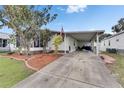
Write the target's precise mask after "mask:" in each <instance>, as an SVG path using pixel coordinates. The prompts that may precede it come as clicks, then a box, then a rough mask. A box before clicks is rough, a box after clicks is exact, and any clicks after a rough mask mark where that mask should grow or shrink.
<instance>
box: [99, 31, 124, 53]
mask: <svg viewBox="0 0 124 93" xmlns="http://www.w3.org/2000/svg"><path fill="white" fill-rule="evenodd" d="M109 42H110V45H109ZM104 44H105V45H104ZM106 48H115V49H124V33H122V34H119V35H116V36H113V37H111V38H108V39H105V40H102V41H101V43H100V50H101V51H106Z"/></svg>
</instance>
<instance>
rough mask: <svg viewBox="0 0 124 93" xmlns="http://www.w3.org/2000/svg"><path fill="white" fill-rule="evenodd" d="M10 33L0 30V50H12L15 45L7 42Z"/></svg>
mask: <svg viewBox="0 0 124 93" xmlns="http://www.w3.org/2000/svg"><path fill="white" fill-rule="evenodd" d="M9 41H10V35H9V34H7V33H2V32H0V51H13V50H15V47H14V45H13V44H10V43H9Z"/></svg>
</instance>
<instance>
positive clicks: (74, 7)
mask: <svg viewBox="0 0 124 93" xmlns="http://www.w3.org/2000/svg"><path fill="white" fill-rule="evenodd" d="M86 7H87V5H69V6H68V7H67V11H66V12H67V13H78V12H84V10H85V8H86Z"/></svg>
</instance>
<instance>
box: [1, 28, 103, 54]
mask: <svg viewBox="0 0 124 93" xmlns="http://www.w3.org/2000/svg"><path fill="white" fill-rule="evenodd" d="M51 32H52V36H51V37H50V41H49V42H48V44H47V50H48V51H53V50H55V48H54V46H53V44H52V38H53V36H54V35H55V34H60V32H59V31H51ZM103 33H104V30H95V31H71V32H70V31H69V32H64V41H63V43H62V44H61V45H60V46H59V51H61V52H64V53H69V52H73V51H76V50H77V49H83V48H85V49H90V50H92V51H94V52H96V53H97V54H98V53H99V35H101V34H103ZM5 37H6V40H7V41H8V39H9V36H8V35H7V34H6V36H4V35H3V34H1V37H0V38H1V39H2V40H3V39H5ZM17 38H18V37H17ZM18 40H19V39H17V41H16V44H17V45H18V44H19V42H18ZM96 41H97V42H96ZM2 42H3V41H2ZM94 42H96V44H94ZM2 44H3V43H2ZM8 45H9V44H8ZM9 48H10V47H8V46H7V44H6V46H4V48H3V45H2V48H1V50H3V49H6V50H9ZM42 50H43V47H42V44H41V43H40V36H38V37H37V39H36V40H34V41H32V45H31V48H30V51H42Z"/></svg>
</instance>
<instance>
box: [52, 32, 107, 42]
mask: <svg viewBox="0 0 124 93" xmlns="http://www.w3.org/2000/svg"><path fill="white" fill-rule="evenodd" d="M51 32H53V33H58V31H53V30H51ZM59 32H60V31H59ZM104 32H105V30H92V31H68V32H64V33H66V34H67V35H69V36H71V37H73V38H75V39H77V40H82V41H87V42H88V41H91V40H92V39H94V38H95V37H96V35H97V34H99V35H100V34H103V33H104Z"/></svg>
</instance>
